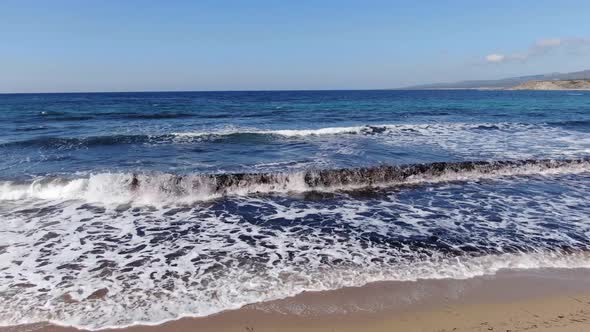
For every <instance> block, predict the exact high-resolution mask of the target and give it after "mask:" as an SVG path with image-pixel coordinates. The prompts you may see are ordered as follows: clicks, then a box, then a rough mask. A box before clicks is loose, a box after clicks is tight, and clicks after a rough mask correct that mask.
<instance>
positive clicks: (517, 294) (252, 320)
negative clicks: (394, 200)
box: [0, 269, 590, 332]
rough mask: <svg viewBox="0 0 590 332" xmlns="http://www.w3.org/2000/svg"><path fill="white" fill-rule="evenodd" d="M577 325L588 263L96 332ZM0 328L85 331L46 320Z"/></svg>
mask: <svg viewBox="0 0 590 332" xmlns="http://www.w3.org/2000/svg"><path fill="white" fill-rule="evenodd" d="M299 330H305V331H317V332H323V331H326V332H327V331H359V330H363V331H375V332H380V331H520V330H532V331H585V330H590V269H531V270H502V271H499V272H498V273H497V274H495V275H489V276H481V277H475V278H471V279H464V280H458V279H439V280H436V279H429V280H419V281H404V282H398V281H383V282H375V283H371V284H367V285H365V286H362V287H350V288H342V289H338V290H332V291H322V292H304V293H301V294H299V295H296V296H294V297H290V298H285V299H280V300H274V301H269V302H261V303H255V304H250V305H246V306H244V307H242V308H240V309H237V310H229V311H224V312H221V313H218V314H214V315H210V316H206V317H198V318H189V317H187V318H180V319H178V320H173V321H168V322H166V323H163V324H160V325H151V326H147V325H135V326H131V327H126V328H117V329H105V330H99V331H103V332H107V331H109V332H115V331H120V332H152V331H153V332H155V331H164V332H166V331H180V332H183V331H187V332H188V331H228V332H229V331H247V332H253V331H257V332H260V331H299ZM0 331H2V332H24V331H39V332H77V331H85V330H79V329H76V328H71V327H61V326H56V325H51V324H48V323H37V324H29V325H20V326H12V327H0Z"/></svg>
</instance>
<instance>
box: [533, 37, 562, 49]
mask: <svg viewBox="0 0 590 332" xmlns="http://www.w3.org/2000/svg"><path fill="white" fill-rule="evenodd" d="M559 45H561V39H559V38H551V39H541V40H538V41H537V43H536V44H535V46H536V47H543V48H544V47H556V46H559Z"/></svg>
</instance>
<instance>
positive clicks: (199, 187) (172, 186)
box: [0, 158, 590, 205]
mask: <svg viewBox="0 0 590 332" xmlns="http://www.w3.org/2000/svg"><path fill="white" fill-rule="evenodd" d="M588 171H590V159H588V158H586V159H568V160H551V159H540V160H515V161H511V160H506V161H464V162H437V163H429V164H410V165H400V166H377V167H368V168H349V169H332V170H307V171H300V172H292V173H289V172H282V173H281V172H277V173H235V174H232V173H226V174H189V175H176V174H161V173H153V174H151V173H142V174H130V173H99V174H93V175H90V176H89V177H87V178H78V179H65V178H45V177H43V178H39V179H36V180H34V181H32V182H20V183H19V182H12V181H4V182H0V200H23V199H41V200H84V201H88V202H99V203H105V204H111V203H116V204H123V203H129V202H135V203H139V204H149V205H161V204H168V203H190V202H194V201H200V200H209V199H215V198H219V197H223V196H234V195H249V194H260V193H263V194H270V193H290V192H306V191H328V192H330V191H338V190H357V189H363V188H375V187H377V188H378V187H391V186H400V185H415V184H421V183H438V182H449V181H472V180H480V179H488V178H498V177H504V176H522V175H548V174H549V175H550V174H562V173H581V172H588Z"/></svg>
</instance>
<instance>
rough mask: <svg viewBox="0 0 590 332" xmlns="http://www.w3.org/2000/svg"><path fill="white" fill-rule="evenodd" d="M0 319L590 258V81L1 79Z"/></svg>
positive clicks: (180, 308) (220, 304)
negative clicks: (104, 87)
mask: <svg viewBox="0 0 590 332" xmlns="http://www.w3.org/2000/svg"><path fill="white" fill-rule="evenodd" d="M0 156H1V158H0V325H15V324H22V323H33V322H41V321H50V322H53V323H56V324H62V325H73V326H77V327H83V328H88V329H99V328H105V327H122V326H128V325H132V324H140V323H141V324H157V323H160V322H163V321H167V320H171V319H176V318H179V317H184V316H205V315H210V314H214V313H217V312H220V311H223V310H227V309H233V308H238V307H240V306H242V305H245V304H248V303H254V302H259V301H264V300H271V299H277V298H283V297H286V296H291V295H295V294H297V293H300V292H302V291H309V290H327V289H337V288H341V287H346V286H358V285H363V284H365V283H368V282H371V281H380V280H417V279H424V278H470V277H473V276H478V275H483V274H493V273H495V272H496V271H498V270H499V269H503V268H518V269H522V268H542V267H565V268H577V267H590V256H589V255H588V252H589V249H590V201H589V200H588V197H589V196H590V93H584V92H582V93H579V92H577V93H569V92H540V91H536V92H527V91H459V90H457V91H313V92H306V91H298V92H288V91H282V92H279V91H277V92H178V93H176V92H174V93H172V92H170V93H113V94H108V93H100V94H99V93H97V94H18V95H0Z"/></svg>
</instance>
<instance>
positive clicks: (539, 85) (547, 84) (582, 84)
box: [510, 80, 590, 90]
mask: <svg viewBox="0 0 590 332" xmlns="http://www.w3.org/2000/svg"><path fill="white" fill-rule="evenodd" d="M510 90H590V80H559V81H555V80H549V81H529V82H526V83H522V84H519V85H517V86H515V87H512V88H510Z"/></svg>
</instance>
